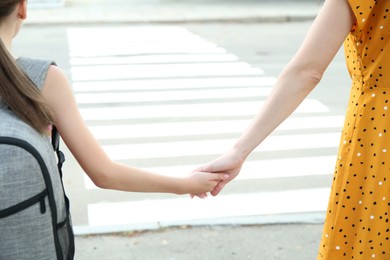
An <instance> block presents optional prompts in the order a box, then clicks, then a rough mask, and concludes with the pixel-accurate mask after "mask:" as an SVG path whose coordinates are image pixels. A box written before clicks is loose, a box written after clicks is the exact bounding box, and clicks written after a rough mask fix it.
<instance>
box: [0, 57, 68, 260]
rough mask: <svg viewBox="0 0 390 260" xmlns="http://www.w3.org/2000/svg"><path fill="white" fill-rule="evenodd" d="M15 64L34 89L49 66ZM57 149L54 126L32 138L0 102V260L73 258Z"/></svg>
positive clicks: (31, 61) (22, 61) (30, 131)
mask: <svg viewBox="0 0 390 260" xmlns="http://www.w3.org/2000/svg"><path fill="white" fill-rule="evenodd" d="M17 63H18V64H19V66H20V67H21V68H22V70H23V71H25V73H26V74H27V75H28V76H29V77H30V78H31V80H32V81H33V82H34V83H35V85H36V86H37V87H38V88H40V89H41V88H42V87H43V83H44V80H45V77H46V74H47V71H48V68H49V66H50V65H52V64H54V63H53V62H51V61H47V60H37V59H27V58H19V59H18V60H17ZM58 146H59V135H58V133H57V132H56V130H55V127H54V128H53V134H52V137H51V138H50V137H49V136H45V135H42V134H40V133H38V132H37V131H35V130H34V129H33V128H32V127H30V126H29V125H28V124H26V123H24V122H23V121H21V120H20V119H19V118H18V117H17V116H16V115H15V114H14V113H13V112H12V111H11V110H10V109H9V108H8V107H7V106H6V105H5V104H4V103H2V102H1V99H0V260H8V259H11V260H13V259H17V260H25V259H31V260H32V259H34V260H37V259H39V260H45V259H47V260H49V259H50V260H53V259H63V260H69V259H73V257H74V237H73V231H72V226H71V218H70V213H69V201H68V199H67V198H66V195H65V192H64V189H63V184H62V174H61V166H62V163H63V161H64V156H63V154H62V153H61V152H60V150H59V147H58ZM56 154H57V156H56Z"/></svg>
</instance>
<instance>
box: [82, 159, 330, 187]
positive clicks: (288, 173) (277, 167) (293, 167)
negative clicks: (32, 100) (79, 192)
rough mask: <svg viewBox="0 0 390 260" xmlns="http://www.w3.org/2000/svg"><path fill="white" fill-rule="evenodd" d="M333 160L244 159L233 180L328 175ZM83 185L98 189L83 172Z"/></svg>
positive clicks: (179, 172)
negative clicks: (238, 172)
mask: <svg viewBox="0 0 390 260" xmlns="http://www.w3.org/2000/svg"><path fill="white" fill-rule="evenodd" d="M335 162H336V156H317V157H299V158H278V159H273V160H258V161H246V162H245V163H244V165H243V167H242V169H241V171H240V174H239V175H238V176H237V177H236V179H235V180H259V179H272V178H291V177H301V176H318V175H330V174H332V173H333V169H334V165H335ZM205 163H207V162H205ZM198 166H199V165H174V166H166V167H149V168H144V169H145V170H147V171H151V172H156V173H159V174H164V175H167V176H184V175H185V174H188V173H190V172H192V171H193V170H194V169H196V168H197V167H198ZM84 185H85V188H86V189H88V190H91V189H99V188H98V187H97V186H95V184H94V183H93V182H92V181H91V179H90V178H89V177H88V176H87V175H86V174H84Z"/></svg>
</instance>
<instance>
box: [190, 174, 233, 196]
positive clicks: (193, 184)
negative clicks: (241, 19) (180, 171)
mask: <svg viewBox="0 0 390 260" xmlns="http://www.w3.org/2000/svg"><path fill="white" fill-rule="evenodd" d="M228 178H229V175H228V174H224V173H211V172H199V171H197V172H192V173H191V174H190V175H189V176H188V179H189V185H188V187H189V189H190V190H189V191H188V192H186V193H190V194H206V192H210V191H212V190H213V189H215V186H216V185H217V184H218V183H220V182H221V181H225V180H227V179H228Z"/></svg>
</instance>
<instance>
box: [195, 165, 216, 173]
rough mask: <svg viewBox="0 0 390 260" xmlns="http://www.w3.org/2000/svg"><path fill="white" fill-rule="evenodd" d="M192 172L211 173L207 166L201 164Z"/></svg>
mask: <svg viewBox="0 0 390 260" xmlns="http://www.w3.org/2000/svg"><path fill="white" fill-rule="evenodd" d="M192 172H212V171H211V167H210V165H209V164H203V165H200V166H198V167H196V168H195V169H194V170H193V171H192Z"/></svg>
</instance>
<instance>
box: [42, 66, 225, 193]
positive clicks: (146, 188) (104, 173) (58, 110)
mask: <svg viewBox="0 0 390 260" xmlns="http://www.w3.org/2000/svg"><path fill="white" fill-rule="evenodd" d="M42 94H43V96H44V97H45V99H46V100H47V102H48V105H49V107H50V108H51V110H52V111H53V113H54V121H55V125H56V127H57V128H58V130H59V132H60V133H61V136H62V138H63V140H64V142H65V143H66V145H67V146H68V148H69V150H70V151H71V152H72V154H73V155H74V157H75V158H76V160H77V161H78V163H79V164H80V166H81V167H82V168H83V170H84V171H85V172H86V173H87V174H88V175H89V177H90V178H91V179H92V181H93V182H94V183H95V184H96V185H97V186H98V187H101V188H107V189H116V190H123V191H139V192H168V193H176V194H185V193H198V192H202V193H203V192H208V191H210V190H212V189H213V188H214V187H215V185H216V184H217V183H218V182H219V181H220V180H222V179H224V177H225V178H226V176H224V175H223V174H204V173H199V172H198V173H195V174H192V175H191V176H183V177H168V176H163V175H158V174H155V173H151V172H147V171H144V170H142V169H138V168H135V167H130V166H127V165H123V164H119V163H116V162H113V161H112V160H111V159H110V158H108V156H107V155H106V153H105V152H104V151H103V149H102V148H101V146H100V145H99V144H98V142H97V141H96V139H95V138H94V137H93V136H92V134H91V133H90V131H89V130H88V128H87V126H86V124H85V122H84V120H83V119H82V117H81V115H80V112H79V109H78V107H77V104H76V101H75V98H74V96H73V93H72V90H71V87H70V85H69V83H68V80H67V79H66V76H65V75H64V73H63V72H62V71H61V70H60V69H59V68H57V67H56V66H51V67H50V69H49V71H48V74H47V78H46V81H45V85H44V88H43V90H42ZM124 152H126V151H124ZM202 190H203V191H202ZM195 191H198V192H195Z"/></svg>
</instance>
